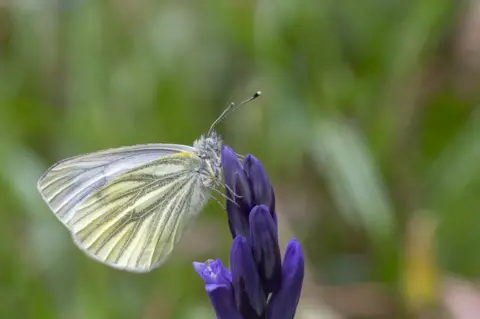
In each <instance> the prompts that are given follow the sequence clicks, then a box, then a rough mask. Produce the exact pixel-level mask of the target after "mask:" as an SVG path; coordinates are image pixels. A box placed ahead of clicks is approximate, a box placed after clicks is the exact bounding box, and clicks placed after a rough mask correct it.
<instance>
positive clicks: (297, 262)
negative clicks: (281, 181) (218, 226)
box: [194, 147, 304, 319]
mask: <svg viewBox="0 0 480 319" xmlns="http://www.w3.org/2000/svg"><path fill="white" fill-rule="evenodd" d="M222 165H223V168H224V180H225V185H226V196H228V198H229V199H231V200H227V214H228V225H229V227H230V232H231V234H232V237H233V239H234V240H233V244H232V248H231V251H230V268H231V271H232V272H231V273H230V272H229V271H228V270H227V269H226V268H225V267H223V265H222V264H221V262H220V261H219V260H217V261H214V262H211V261H210V262H207V263H194V267H195V270H196V271H197V273H198V274H199V275H200V276H201V277H202V278H203V280H204V281H205V288H206V290H207V293H208V295H209V297H210V300H211V301H212V305H213V307H214V309H215V312H216V313H217V318H227V317H228V318H233V319H237V318H238V319H291V318H293V317H294V315H295V311H296V308H297V304H298V301H299V299H300V294H301V290H302V283H303V276H304V259H303V252H302V249H301V247H300V244H299V243H298V242H297V241H296V240H295V239H292V240H290V242H289V244H288V247H287V250H286V252H285V256H284V260H283V264H282V263H281V258H280V249H279V246H278V228H277V215H276V213H275V195H274V192H273V187H272V186H271V184H270V180H269V179H268V176H267V174H266V172H265V169H264V168H263V166H262V164H261V163H260V161H259V160H258V159H256V158H255V157H254V156H252V155H247V156H246V157H245V159H244V161H243V165H242V164H241V163H240V161H239V160H238V159H237V156H236V155H235V153H234V152H233V151H232V150H231V149H230V148H228V147H223V149H222Z"/></svg>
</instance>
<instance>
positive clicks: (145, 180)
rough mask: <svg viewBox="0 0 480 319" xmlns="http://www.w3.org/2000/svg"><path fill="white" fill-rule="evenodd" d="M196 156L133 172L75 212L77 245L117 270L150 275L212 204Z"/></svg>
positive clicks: (71, 225)
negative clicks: (189, 226) (208, 205)
mask: <svg viewBox="0 0 480 319" xmlns="http://www.w3.org/2000/svg"><path fill="white" fill-rule="evenodd" d="M200 161H201V160H200V158H198V157H197V156H196V155H194V154H193V153H191V152H182V153H178V154H174V155H169V156H165V157H162V158H159V159H157V160H154V161H152V162H149V163H147V164H144V165H142V166H140V167H138V168H136V169H133V170H130V171H128V172H126V173H124V174H122V175H120V176H118V177H117V178H115V179H114V180H112V181H110V182H108V183H106V184H105V185H104V186H103V187H101V188H99V189H98V190H97V191H95V192H94V193H93V194H92V195H91V196H89V197H88V198H87V199H86V200H85V201H83V202H82V203H81V204H80V205H78V207H77V208H76V211H75V214H74V216H73V218H72V219H71V220H70V221H69V223H68V226H69V228H70V230H71V232H72V235H73V238H74V240H75V242H76V243H77V245H78V246H79V247H80V248H82V249H83V250H85V251H86V252H87V253H88V254H89V255H90V256H92V257H94V258H95V259H97V260H99V261H101V262H103V263H105V264H108V265H110V266H112V267H116V268H121V269H126V270H130V271H138V272H145V271H150V270H152V269H153V268H155V267H157V266H159V265H160V264H161V263H162V262H163V261H164V260H166V258H167V257H168V256H169V255H170V253H171V252H172V250H173V247H174V245H175V243H176V242H177V241H178V240H179V238H180V237H181V234H182V232H183V229H184V227H185V226H186V225H187V224H188V223H189V221H190V220H191V219H192V218H193V217H194V216H196V215H197V214H198V212H199V211H200V210H201V208H202V207H203V205H204V204H205V203H206V201H207V200H208V197H209V196H208V192H207V190H206V189H205V187H203V185H201V181H200V178H199V176H198V173H197V172H196V168H198V167H199V166H200V164H201V163H200Z"/></svg>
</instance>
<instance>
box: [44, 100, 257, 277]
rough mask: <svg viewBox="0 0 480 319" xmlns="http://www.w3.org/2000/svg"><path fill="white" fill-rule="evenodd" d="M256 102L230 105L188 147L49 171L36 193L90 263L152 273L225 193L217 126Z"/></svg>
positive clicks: (128, 150)
mask: <svg viewBox="0 0 480 319" xmlns="http://www.w3.org/2000/svg"><path fill="white" fill-rule="evenodd" d="M260 94H261V93H260V92H256V93H255V94H254V95H253V96H252V97H251V98H249V99H247V100H245V101H243V102H242V103H240V104H239V105H238V106H236V105H235V104H234V103H230V105H229V106H228V107H227V108H226V109H225V110H224V111H223V112H222V114H221V115H220V116H219V117H218V118H217V119H216V120H215V121H214V122H213V124H212V125H211V126H210V129H209V130H208V133H207V134H206V135H201V136H200V137H199V138H198V139H197V140H195V141H194V143H193V145H192V146H187V145H180V144H143V145H135V146H127V147H120V148H112V149H107V150H103V151H99V152H94V153H89V154H84V155H80V156H75V157H71V158H68V159H65V160H63V161H60V162H58V163H56V164H54V165H53V166H52V167H50V168H49V169H48V170H47V172H46V173H45V174H44V175H43V176H42V177H41V178H40V179H39V181H38V185H37V188H38V190H39V192H40V194H41V195H42V198H43V199H44V201H45V202H46V203H47V204H48V206H49V207H50V209H51V210H52V211H53V212H54V214H55V216H56V217H57V218H58V219H59V220H60V221H61V222H62V223H63V224H64V225H65V226H66V227H67V228H68V230H69V231H70V232H71V235H72V238H73V241H74V242H75V244H76V245H77V246H78V247H79V248H80V249H82V250H83V251H84V252H85V253H86V254H87V255H88V256H90V257H92V258H93V259H95V260H97V261H99V262H101V263H104V264H106V265H108V266H111V267H114V268H117V269H122V270H126V271H131V272H149V271H152V270H153V269H155V268H157V267H159V266H160V265H162V264H163V263H164V262H165V261H166V260H167V259H168V258H169V256H170V255H171V253H172V251H173V249H174V247H175V245H176V244H177V243H178V242H179V241H180V239H181V238H182V235H183V234H184V232H185V230H186V229H187V227H188V226H189V225H190V224H191V222H192V220H194V219H195V217H196V216H197V215H198V214H199V213H200V211H201V210H202V208H203V207H204V206H205V204H206V203H207V202H208V200H209V199H210V198H212V196H211V195H212V190H214V191H217V192H218V190H216V188H217V187H218V186H220V185H222V182H221V174H222V164H221V158H220V152H221V147H222V138H221V136H220V135H219V134H217V133H216V132H215V131H214V128H215V126H216V125H217V124H218V123H220V122H221V121H223V120H224V119H225V118H226V117H227V116H228V115H230V114H231V113H232V112H233V111H234V110H236V109H237V108H238V107H240V106H242V105H244V104H246V103H247V102H250V101H252V100H253V99H255V98H257V97H258V96H260Z"/></svg>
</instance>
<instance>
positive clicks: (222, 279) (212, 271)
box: [193, 259, 232, 286]
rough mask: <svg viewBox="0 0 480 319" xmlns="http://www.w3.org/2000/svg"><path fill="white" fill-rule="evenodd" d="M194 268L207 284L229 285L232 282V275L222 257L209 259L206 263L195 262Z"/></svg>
mask: <svg viewBox="0 0 480 319" xmlns="http://www.w3.org/2000/svg"><path fill="white" fill-rule="evenodd" d="M193 268H195V271H196V272H197V274H198V275H199V276H200V277H201V278H202V279H203V281H204V282H205V284H206V285H209V284H215V285H224V286H228V285H230V284H231V282H232V275H231V274H230V272H229V271H228V269H227V268H225V266H223V264H222V262H221V261H220V259H217V260H207V261H206V262H204V263H199V262H194V263H193Z"/></svg>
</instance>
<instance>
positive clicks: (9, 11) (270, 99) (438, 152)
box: [0, 0, 480, 319]
mask: <svg viewBox="0 0 480 319" xmlns="http://www.w3.org/2000/svg"><path fill="white" fill-rule="evenodd" d="M475 3H476V2H475V1H472V2H468V1H455V0H435V1H433V0H416V1H400V0H388V1H385V0H361V1H354V0H350V1H336V0H304V1H298V2H295V1H289V0H275V1H273V0H258V1H253V0H229V1H221V0H216V1H214V0H210V1H173V0H172V1H166V0H164V1H154V0H137V1H133V0H97V1H93V0H58V1H54V0H35V1H31V0H10V1H9V0H3V1H0V133H1V134H0V241H1V243H0V265H1V268H0V269H1V270H0V283H1V285H0V318H89V319H95V318H199V319H202V318H212V313H211V310H210V309H209V305H208V300H207V296H206V294H205V293H204V291H203V289H204V288H203V284H202V282H201V280H200V279H199V278H197V276H196V274H194V272H193V269H192V267H191V261H193V260H205V259H208V258H216V257H219V258H222V259H223V260H224V261H227V260H228V250H229V245H230V239H229V237H228V236H229V234H228V229H227V224H226V218H225V215H224V213H223V212H222V210H221V208H220V207H218V205H215V204H214V203H213V204H210V205H209V206H208V207H207V208H206V209H205V211H204V214H202V216H201V218H200V220H199V221H198V223H197V224H196V225H195V226H194V227H193V229H192V230H191V232H190V234H188V236H187V238H186V239H185V240H184V241H183V242H182V245H181V246H182V247H181V248H180V249H179V250H178V253H176V254H175V256H174V257H173V258H172V260H170V261H169V262H168V263H167V264H166V265H165V266H163V267H162V268H160V269H158V270H157V271H155V272H153V273H151V274H147V275H142V276H140V275H135V274H128V273H124V272H120V271H116V270H112V269H109V268H108V267H105V266H103V265H100V264H98V263H96V262H94V261H92V260H90V259H89V258H87V257H85V255H84V254H82V253H81V252H80V251H79V250H78V249H77V248H76V247H75V245H74V244H73V243H72V241H71V240H70V239H69V235H68V234H67V231H66V229H64V228H63V226H61V224H60V223H58V221H57V220H56V219H55V217H54V216H53V214H52V213H50V212H49V211H48V208H47V207H46V205H45V204H44V203H43V202H42V201H41V199H40V196H39V195H38V193H37V190H36V181H37V179H38V177H39V176H40V175H41V174H42V173H43V171H44V170H45V169H46V168H47V167H48V166H50V165H51V164H53V163H54V162H56V161H58V160H60V159H63V158H65V157H68V156H73V155H77V154H80V153H82V152H91V151H95V150H99V149H104V148H111V147H116V146H122V145H130V144H139V143H147V142H170V143H183V144H191V143H192V141H193V140H194V139H195V138H197V137H198V136H199V134H200V133H202V132H205V131H206V130H207V129H208V127H209V125H210V124H211V122H212V121H213V120H214V119H215V117H216V116H217V115H218V114H219V113H220V112H221V111H222V109H223V108H224V107H225V106H226V105H227V104H228V102H230V101H232V100H234V101H239V100H241V99H243V98H246V97H248V96H250V94H252V93H253V92H255V91H257V90H262V92H263V93H264V94H263V96H262V97H261V99H258V100H257V101H255V102H254V103H252V104H250V105H248V106H246V107H245V108H243V109H242V110H240V111H238V112H237V113H235V115H234V116H232V117H230V118H229V119H228V120H226V121H225V122H224V123H223V124H222V125H220V126H219V131H220V132H221V133H222V134H223V135H224V137H225V140H226V144H228V145H230V146H232V147H233V148H234V149H235V150H236V151H237V152H238V153H242V154H246V153H253V154H255V155H256V156H257V157H258V158H259V159H260V160H262V162H263V163H264V165H265V166H266V168H267V171H268V172H269V174H270V176H271V178H272V180H273V183H274V186H275V189H276V191H277V192H278V193H281V194H282V196H277V197H279V205H278V207H279V209H278V210H279V214H280V223H281V224H288V225H290V226H291V234H285V233H283V234H280V236H281V237H282V238H283V237H285V238H284V239H285V240H286V239H287V238H286V237H288V236H290V235H293V236H296V237H298V238H299V239H301V241H302V244H303V245H304V247H305V248H306V252H307V254H308V255H307V257H308V259H309V269H308V272H309V279H308V280H307V281H306V283H305V285H306V289H305V293H304V297H303V298H304V299H305V300H306V299H308V300H309V301H312V300H313V303H314V304H315V302H316V301H318V302H317V308H314V309H317V310H311V311H310V312H309V314H310V315H312V313H313V318H320V317H321V318H324V317H327V316H326V315H325V316H321V315H317V316H316V317H315V313H318V314H319V313H320V310H319V307H323V306H321V305H324V306H325V307H327V305H328V304H329V303H330V306H331V308H333V310H335V311H336V312H337V313H338V314H339V315H343V316H347V317H351V318H363V317H365V316H372V317H382V316H383V317H386V318H394V317H401V316H403V315H405V314H408V313H410V314H412V315H413V316H423V313H424V311H425V309H428V310H429V311H433V312H435V311H439V312H440V313H442V312H443V311H444V310H442V309H443V308H442V305H441V304H442V301H441V296H440V289H441V288H439V287H440V286H441V282H442V280H443V278H445V277H446V276H449V275H457V276H463V277H465V278H469V279H471V280H473V279H474V278H475V277H479V276H480V254H478V253H477V251H478V249H477V248H478V245H479V244H480V215H479V214H478V209H479V207H480V205H479V204H480V199H479V198H480V197H479V196H478V194H479V192H480V167H479V164H478V163H480V109H479V108H478V106H477V105H478V102H479V97H480V89H479V88H480V87H479V84H480V39H479V38H478V36H474V35H475V34H476V33H475V32H477V33H478V30H477V31H475V30H476V29H475V26H476V25H478V21H480V15H479V13H478V12H480V11H478V4H477V7H474V6H475ZM475 23H477V24H476V25H475ZM472 28H473V31H472ZM472 34H473V35H472ZM418 216H420V217H418ZM416 223H419V224H418V225H416ZM423 232H425V234H423ZM422 234H423V235H422ZM419 279H422V281H421V282H417V281H418V280H419ZM355 283H375V284H380V285H381V287H382V291H385V292H386V293H385V295H386V296H387V298H388V306H385V304H384V303H383V302H380V301H374V302H373V304H372V307H371V308H372V309H373V310H370V314H368V313H369V312H368V310H365V307H363V308H361V309H362V310H356V309H354V308H352V307H353V305H354V304H355V302H354V299H355V298H354V297H352V298H350V297H348V296H352V295H351V294H350V292H349V291H348V287H349V285H351V284H355ZM327 286H338V287H347V288H346V293H345V295H341V296H340V297H339V298H340V299H341V300H344V302H343V304H345V303H349V305H350V306H351V307H350V308H348V309H347V308H345V307H343V308H342V307H341V306H338V301H335V300H328V298H324V299H325V300H324V301H322V302H321V301H320V299H319V298H318V296H317V293H316V292H318V291H321V290H322V287H327ZM335 305H337V306H335ZM432 305H433V308H430V307H431V306H432ZM305 307H306V306H305ZM385 307H386V308H387V309H386V310H385V311H386V313H384V314H383V315H382V314H376V315H373V313H376V312H375V311H374V310H375V309H377V310H378V309H380V308H382V309H384V308H385ZM305 309H306V308H305ZM309 309H310V306H309ZM432 309H433V310H432ZM303 313H305V311H303V312H302V309H300V310H299V315H298V316H299V317H302V318H307V315H305V316H304V314H303ZM322 313H325V312H324V311H322ZM303 316H304V317H303ZM328 317H329V318H330V317H331V316H328ZM308 318H312V317H308Z"/></svg>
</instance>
